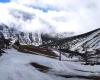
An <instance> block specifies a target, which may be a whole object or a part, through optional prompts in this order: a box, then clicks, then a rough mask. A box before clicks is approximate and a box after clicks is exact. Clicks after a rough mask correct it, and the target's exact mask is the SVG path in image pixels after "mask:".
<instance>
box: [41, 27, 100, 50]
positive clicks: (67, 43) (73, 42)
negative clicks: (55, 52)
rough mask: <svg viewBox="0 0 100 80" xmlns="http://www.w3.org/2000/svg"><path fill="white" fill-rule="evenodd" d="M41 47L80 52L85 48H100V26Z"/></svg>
mask: <svg viewBox="0 0 100 80" xmlns="http://www.w3.org/2000/svg"><path fill="white" fill-rule="evenodd" d="M41 47H50V48H57V49H70V50H72V51H75V50H78V51H79V52H82V51H85V49H87V50H90V51H93V50H94V49H100V28H99V29H96V30H93V31H90V32H88V33H85V34H81V35H76V36H71V37H68V38H64V39H60V40H58V41H54V42H51V43H49V44H47V45H43V46H41Z"/></svg>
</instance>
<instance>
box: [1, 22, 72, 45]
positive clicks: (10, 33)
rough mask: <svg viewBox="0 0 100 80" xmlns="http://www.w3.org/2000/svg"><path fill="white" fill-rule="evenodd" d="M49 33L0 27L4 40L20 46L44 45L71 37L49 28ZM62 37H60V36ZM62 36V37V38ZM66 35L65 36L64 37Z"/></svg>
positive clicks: (3, 25)
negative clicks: (16, 42) (17, 43)
mask: <svg viewBox="0 0 100 80" xmlns="http://www.w3.org/2000/svg"><path fill="white" fill-rule="evenodd" d="M49 31H50V32H44V33H43V32H25V31H24V32H23V31H19V30H18V29H16V28H15V27H9V26H7V25H5V24H1V25H0V36H4V38H5V39H9V38H10V39H12V42H14V41H16V40H19V42H20V43H21V44H25V45H34V46H39V45H45V44H48V43H51V42H54V41H57V40H59V39H62V38H64V37H68V35H72V34H70V33H64V34H63V33H56V32H54V31H53V30H52V27H49ZM61 35H62V36H61ZM63 35H64V36H63ZM65 35H66V36H65Z"/></svg>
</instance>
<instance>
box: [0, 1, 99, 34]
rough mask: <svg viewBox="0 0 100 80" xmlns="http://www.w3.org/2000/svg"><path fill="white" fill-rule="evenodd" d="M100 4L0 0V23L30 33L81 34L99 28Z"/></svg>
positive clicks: (89, 2) (95, 2) (93, 2)
mask: <svg viewBox="0 0 100 80" xmlns="http://www.w3.org/2000/svg"><path fill="white" fill-rule="evenodd" d="M5 2H6V3H5ZM99 4H100V0H10V1H8V0H0V10H1V11H0V23H5V24H7V25H9V26H10V27H11V26H14V27H16V28H18V29H19V30H23V31H29V32H30V31H31V32H34V31H41V32H44V31H45V32H49V31H50V30H49V29H51V30H53V31H57V32H74V33H76V34H80V33H85V32H88V31H91V30H94V29H97V28H100V5H99ZM23 13H24V14H25V15H26V16H27V15H28V17H26V18H27V20H25V15H23ZM23 17H24V18H23ZM51 32H52V31H51Z"/></svg>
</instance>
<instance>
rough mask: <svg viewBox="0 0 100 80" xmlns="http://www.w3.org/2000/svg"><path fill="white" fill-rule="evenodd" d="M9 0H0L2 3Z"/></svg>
mask: <svg viewBox="0 0 100 80" xmlns="http://www.w3.org/2000/svg"><path fill="white" fill-rule="evenodd" d="M9 1H10V0H0V2H3V3H5V2H9Z"/></svg>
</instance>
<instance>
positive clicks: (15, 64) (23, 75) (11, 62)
mask: <svg viewBox="0 0 100 80" xmlns="http://www.w3.org/2000/svg"><path fill="white" fill-rule="evenodd" d="M5 52H6V53H7V54H5V53H4V54H3V55H2V56H1V57H0V80H85V78H86V77H89V78H92V79H93V76H99V75H100V68H99V67H100V66H86V65H81V64H80V63H76V62H68V61H59V60H56V59H52V58H48V57H45V56H40V55H34V54H25V53H21V52H18V51H16V50H14V49H8V50H5ZM30 63H36V64H39V65H43V66H46V67H48V68H49V70H48V71H46V72H42V71H40V70H39V69H38V68H37V67H36V66H35V65H34V64H33V65H31V64H30ZM64 76H65V77H64ZM68 76H69V78H68ZM75 76H77V77H76V78H75ZM82 76H83V78H84V77H85V78H84V79H83V78H82V79H81V77H82ZM78 77H80V78H78Z"/></svg>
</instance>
